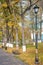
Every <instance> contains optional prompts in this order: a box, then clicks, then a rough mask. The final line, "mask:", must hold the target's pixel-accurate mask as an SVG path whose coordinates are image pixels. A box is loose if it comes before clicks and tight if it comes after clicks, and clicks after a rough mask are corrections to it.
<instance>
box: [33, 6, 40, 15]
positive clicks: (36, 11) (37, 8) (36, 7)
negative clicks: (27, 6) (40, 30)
mask: <svg viewBox="0 0 43 65" xmlns="http://www.w3.org/2000/svg"><path fill="white" fill-rule="evenodd" d="M33 9H34V12H35V14H37V13H38V10H39V7H38V6H37V5H35V6H34V8H33Z"/></svg>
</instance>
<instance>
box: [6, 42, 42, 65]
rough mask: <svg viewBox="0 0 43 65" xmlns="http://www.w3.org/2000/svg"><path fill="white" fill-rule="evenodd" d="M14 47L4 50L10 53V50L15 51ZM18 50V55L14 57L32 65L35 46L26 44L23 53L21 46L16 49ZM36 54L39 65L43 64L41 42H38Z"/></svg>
mask: <svg viewBox="0 0 43 65" xmlns="http://www.w3.org/2000/svg"><path fill="white" fill-rule="evenodd" d="M15 50H16V47H14V48H8V49H7V51H6V52H8V53H12V51H15ZM18 51H19V52H20V54H19V55H14V56H15V57H16V58H19V59H20V60H22V61H24V62H25V63H28V65H34V63H35V46H33V45H31V44H30V45H27V51H26V52H25V53H23V52H22V48H21V47H20V48H19V49H18ZM38 52H39V54H38V56H39V60H40V63H41V65H43V43H40V44H38Z"/></svg>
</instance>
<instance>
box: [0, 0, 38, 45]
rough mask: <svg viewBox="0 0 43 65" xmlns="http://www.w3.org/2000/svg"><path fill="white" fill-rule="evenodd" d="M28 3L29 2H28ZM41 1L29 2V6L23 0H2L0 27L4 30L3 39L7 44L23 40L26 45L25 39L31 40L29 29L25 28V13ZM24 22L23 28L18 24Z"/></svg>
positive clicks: (0, 3)
mask: <svg viewBox="0 0 43 65" xmlns="http://www.w3.org/2000/svg"><path fill="white" fill-rule="evenodd" d="M27 1H28V0H27ZM38 1H39V0H36V1H34V0H33V1H32V0H29V1H28V4H29V6H28V5H26V4H25V6H24V7H23V3H22V1H21V0H0V6H1V7H0V14H1V15H0V22H1V23H0V26H1V28H2V39H3V42H4V41H6V43H8V42H10V43H14V40H16V43H17V45H18V41H19V40H22V44H23V45H25V42H24V41H25V40H24V38H25V39H31V34H30V32H29V28H24V27H25V26H24V22H26V21H25V19H24V17H25V15H26V14H25V13H26V11H28V10H30V9H31V7H32V6H33V5H34V4H36V3H37V2H38ZM20 22H22V27H20V26H19V24H18V23H20Z"/></svg>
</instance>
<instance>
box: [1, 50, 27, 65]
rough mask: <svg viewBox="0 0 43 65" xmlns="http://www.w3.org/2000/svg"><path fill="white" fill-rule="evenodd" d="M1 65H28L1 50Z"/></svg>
mask: <svg viewBox="0 0 43 65" xmlns="http://www.w3.org/2000/svg"><path fill="white" fill-rule="evenodd" d="M0 65H27V64H25V63H24V62H22V61H21V60H18V59H17V58H15V57H14V56H13V55H12V54H8V53H6V52H4V51H3V50H2V49H0Z"/></svg>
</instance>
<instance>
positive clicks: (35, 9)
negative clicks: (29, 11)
mask: <svg viewBox="0 0 43 65" xmlns="http://www.w3.org/2000/svg"><path fill="white" fill-rule="evenodd" d="M38 10H39V7H38V6H37V5H35V6H34V12H35V18H36V24H35V25H36V41H35V47H36V55H35V64H38V63H39V58H38V42H37V37H38V35H37V13H38Z"/></svg>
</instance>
